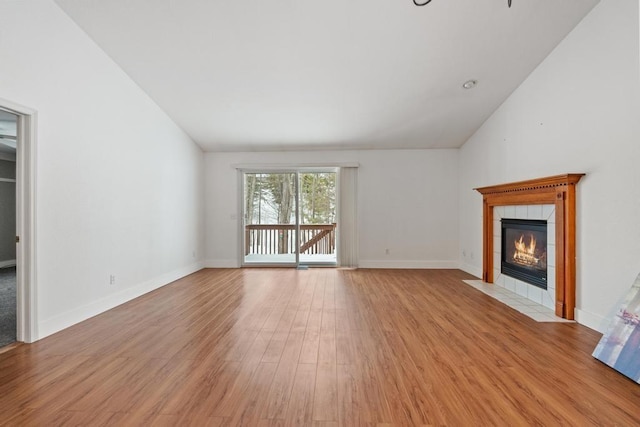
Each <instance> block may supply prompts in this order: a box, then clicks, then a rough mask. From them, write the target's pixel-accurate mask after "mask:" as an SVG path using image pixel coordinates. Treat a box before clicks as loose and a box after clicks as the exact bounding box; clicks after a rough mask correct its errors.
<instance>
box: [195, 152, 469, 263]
mask: <svg viewBox="0 0 640 427" xmlns="http://www.w3.org/2000/svg"><path fill="white" fill-rule="evenodd" d="M331 162H357V163H359V165H360V167H359V169H358V206H357V207H358V221H359V227H358V236H359V266H360V267H396V268H439V267H444V268H457V266H458V255H457V254H458V237H457V236H458V219H457V216H456V212H457V211H458V199H457V190H458V174H457V170H458V150H388V151H387V150H385V151H376V150H370V151H323V152H286V153H207V154H206V155H205V163H206V190H205V191H206V235H207V250H206V256H207V265H208V266H211V267H219V266H226V267H235V266H238V265H239V254H240V251H241V249H240V248H239V246H238V244H239V242H238V221H239V219H240V216H241V214H240V212H238V197H239V194H238V193H239V191H238V178H237V172H236V170H235V169H234V167H233V165H237V164H258V163H260V164H307V163H331ZM386 248H388V249H389V250H390V253H389V255H385V249H386Z"/></svg>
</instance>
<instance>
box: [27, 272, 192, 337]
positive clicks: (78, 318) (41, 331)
mask: <svg viewBox="0 0 640 427" xmlns="http://www.w3.org/2000/svg"><path fill="white" fill-rule="evenodd" d="M202 268H203V263H202V262H198V263H195V264H192V265H190V266H187V267H183V268H179V269H177V270H174V271H171V272H169V273H165V274H163V275H161V276H158V277H155V278H153V279H151V280H148V281H146V282H143V283H140V284H138V285H135V286H132V287H129V288H127V289H123V290H122V291H120V292H116V293H114V294H112V295H109V296H107V297H104V298H102V299H99V300H97V301H94V302H91V303H89V304H86V305H83V306H82V307H78V308H75V309H73V310H69V311H67V312H64V313H61V314H58V315H56V316H54V317H51V318H49V319H46V320H44V321H42V322H39V324H38V336H37V337H35V339H34V341H37V340H39V339H42V338H45V337H47V336H49V335H52V334H54V333H56V332H59V331H61V330H63V329H66V328H68V327H69V326H72V325H75V324H76V323H80V322H82V321H84V320H87V319H89V318H91V317H93V316H97V315H98V314H100V313H104V312H105V311H107V310H111V309H112V308H114V307H117V306H119V305H121V304H124V303H126V302H128V301H131V300H132V299H134V298H138V297H139V296H142V295H144V294H146V293H148V292H151V291H153V290H156V289H158V288H161V287H163V286H165V285H168V284H169V283H171V282H174V281H176V280H178V279H181V278H182V277H185V276H188V275H189V274H192V273H195V272H196V271H198V270H202Z"/></svg>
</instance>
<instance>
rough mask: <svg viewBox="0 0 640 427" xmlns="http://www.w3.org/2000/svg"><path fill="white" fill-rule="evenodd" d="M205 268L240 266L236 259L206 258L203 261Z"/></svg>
mask: <svg viewBox="0 0 640 427" xmlns="http://www.w3.org/2000/svg"><path fill="white" fill-rule="evenodd" d="M204 267H205V268H240V263H238V260H237V259H208V260H206V261H205V262H204Z"/></svg>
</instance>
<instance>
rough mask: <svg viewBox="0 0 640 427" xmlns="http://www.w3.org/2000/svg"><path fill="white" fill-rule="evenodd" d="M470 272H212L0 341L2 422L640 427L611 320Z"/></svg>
mask: <svg viewBox="0 0 640 427" xmlns="http://www.w3.org/2000/svg"><path fill="white" fill-rule="evenodd" d="M470 278H472V277H471V276H469V275H467V274H465V273H463V272H460V271H457V270H353V271H350V270H336V269H310V270H306V271H298V270H294V269H244V270H239V269H238V270H202V271H200V272H198V273H195V274H193V275H191V276H188V277H186V278H184V279H182V280H179V281H177V282H175V283H173V284H171V285H168V286H166V287H164V288H162V289H159V290H157V291H155V292H152V293H150V294H147V295H145V296H143V297H141V298H138V299H136V300H134V301H132V302H129V303H127V304H125V305H122V306H120V307H117V308H116V309H113V310H111V311H109V312H107V313H104V314H102V315H100V316H97V317H94V318H92V319H90V320H88V321H86V322H83V323H81V324H78V325H76V326H74V327H71V328H69V329H67V330H65V331H62V332H60V333H58V334H55V335H53V336H51V337H49V338H46V339H44V340H41V341H40V342H37V343H35V344H32V345H21V346H18V347H17V348H14V349H11V350H10V351H7V352H4V353H2V354H0V424H2V425H12V426H15V425H20V426H22V425H38V426H40V425H41V426H56V425H167V426H178V425H213V426H217V425H256V426H270V425H294V426H303V425H316V426H336V425H345V426H358V425H449V426H470V425H487V426H502V425H504V426H515V425H543V426H556V425H575V426H588V425H621V426H632V425H636V426H637V425H640V386H638V385H637V384H635V383H633V382H632V381H630V380H628V379H627V378H625V377H623V376H622V375H620V374H618V373H616V372H615V371H613V370H612V369H610V368H608V367H606V366H604V365H603V364H601V363H600V362H598V361H596V360H594V359H593V358H592V357H591V352H592V350H593V348H594V347H595V345H596V343H597V341H598V339H599V337H600V335H599V334H597V333H596V332H594V331H592V330H590V329H588V328H585V327H583V326H580V325H577V324H566V323H536V322H535V321H533V320H532V319H530V318H528V317H526V316H524V315H522V314H520V313H518V312H517V311H515V310H512V309H510V308H508V307H506V306H504V305H502V304H501V303H500V302H498V301H496V300H494V299H493V298H490V297H488V296H486V295H484V294H482V293H481V292H479V291H477V290H475V289H473V288H472V287H470V286H468V285H466V284H464V283H462V280H463V279H470ZM558 343H560V344H558Z"/></svg>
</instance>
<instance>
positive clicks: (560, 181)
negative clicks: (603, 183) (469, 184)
mask: <svg viewBox="0 0 640 427" xmlns="http://www.w3.org/2000/svg"><path fill="white" fill-rule="evenodd" d="M584 175H585V174H583V173H568V174H564V175H554V176H548V177H545V178H537V179H530V180H527V181H518V182H510V183H508V184H500V185H491V186H489V187H480V188H474V190H476V191H478V192H479V193H481V194H497V193H510V192H514V191H532V190H539V189H544V188H553V187H560V186H563V185H575V184H577V183H578V181H580V179H581V178H582V177H583V176H584Z"/></svg>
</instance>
